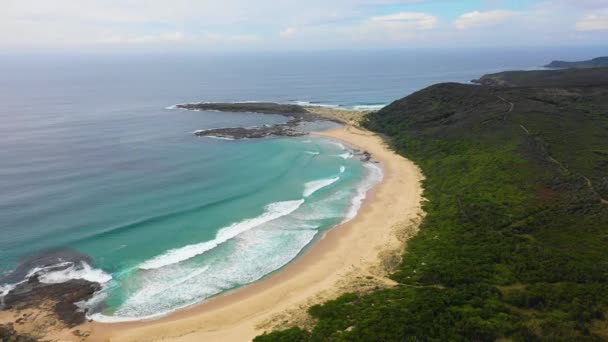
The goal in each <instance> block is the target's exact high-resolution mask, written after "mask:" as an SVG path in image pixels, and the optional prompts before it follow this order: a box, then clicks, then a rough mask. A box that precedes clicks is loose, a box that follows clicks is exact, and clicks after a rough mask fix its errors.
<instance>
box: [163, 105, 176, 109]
mask: <svg viewBox="0 0 608 342" xmlns="http://www.w3.org/2000/svg"><path fill="white" fill-rule="evenodd" d="M165 109H166V110H175V109H177V105H176V104H175V105H173V106H169V107H165Z"/></svg>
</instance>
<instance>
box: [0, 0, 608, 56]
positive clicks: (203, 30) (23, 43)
mask: <svg viewBox="0 0 608 342" xmlns="http://www.w3.org/2000/svg"><path fill="white" fill-rule="evenodd" d="M0 1H1V5H2V6H1V7H2V11H0V49H4V50H5V51H6V50H20V49H22V50H27V49H84V50H86V49H94V48H101V49H143V48H160V49H164V48H167V49H175V48H187V49H197V50H226V49H227V50H241V49H242V50H256V49H264V50H273V49H277V50H282V49H286V50H306V49H330V48H337V49H345V48H346V49H351V48H395V47H481V48H483V47H518V46H521V47H527V46H589V45H593V46H598V45H599V46H601V45H606V46H607V47H608V0H510V1H508V0H297V1H296V0H0Z"/></svg>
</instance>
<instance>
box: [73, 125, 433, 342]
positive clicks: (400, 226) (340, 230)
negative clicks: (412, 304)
mask: <svg viewBox="0 0 608 342" xmlns="http://www.w3.org/2000/svg"><path fill="white" fill-rule="evenodd" d="M314 135H317V136H322V137H327V138H330V139H335V140H339V141H342V142H344V143H347V144H349V145H352V146H354V147H356V148H359V149H361V150H366V151H369V152H370V153H371V154H372V155H373V157H374V158H375V159H377V160H379V161H380V162H381V163H382V165H383V168H384V170H385V174H384V180H383V181H382V182H381V183H380V184H378V185H377V186H376V187H375V188H373V189H372V190H371V191H370V193H368V195H367V199H365V200H364V202H363V205H362V207H361V209H360V210H359V213H358V215H357V216H356V217H355V218H354V219H353V220H351V221H349V222H347V223H345V224H342V225H338V226H337V227H334V228H332V229H331V230H330V231H328V232H327V233H326V235H325V236H324V237H322V238H321V239H320V240H319V241H317V242H316V243H315V244H314V245H312V246H311V247H310V248H309V250H308V251H307V252H306V253H305V254H304V255H302V256H300V257H299V258H298V259H296V260H294V261H292V262H291V263H290V264H289V265H287V266H286V267H285V268H284V269H283V270H281V271H278V272H276V273H274V274H272V275H270V276H269V277H267V278H265V279H262V280H260V281H258V282H255V283H252V284H250V285H247V286H244V287H242V288H240V289H237V290H234V291H230V292H228V293H226V294H223V295H220V296H217V297H215V298H212V299H210V300H208V301H205V302H203V303H201V304H198V305H195V306H193V307H191V308H187V309H183V310H179V311H177V312H175V313H172V314H170V315H168V316H166V317H164V318H160V319H157V320H153V321H137V322H128V323H112V324H107V323H97V322H93V323H87V324H85V325H84V326H83V327H82V329H85V330H90V331H91V336H90V338H91V340H112V341H131V340H157V339H178V340H179V339H182V338H183V339H185V340H204V339H208V340H226V341H243V340H250V339H252V338H253V337H255V336H256V335H259V334H260V333H263V332H264V331H269V330H272V329H273V328H276V327H280V326H281V324H282V322H284V321H287V322H290V323H292V324H293V323H301V324H302V322H303V321H304V320H305V319H306V314H305V308H306V307H309V306H310V305H313V304H316V303H320V302H322V301H324V300H328V299H331V298H335V297H337V296H338V295H339V294H341V293H344V292H352V291H366V290H370V289H371V288H374V287H387V286H392V281H391V280H389V279H388V278H384V277H385V276H386V274H387V273H389V272H390V271H391V270H390V267H388V268H389V269H387V265H389V264H390V265H392V264H393V263H395V260H397V259H399V258H400V256H401V252H402V249H403V242H404V239H407V238H408V237H410V236H412V235H413V234H414V233H415V232H416V231H417V226H418V222H419V219H420V217H421V215H422V210H421V208H420V202H421V200H422V197H421V196H422V188H421V184H420V181H421V180H422V178H423V176H422V174H421V173H420V170H419V169H418V168H417V166H415V165H414V164H413V163H412V162H410V161H408V160H407V159H405V158H403V157H400V156H398V155H396V154H395V153H393V152H392V151H390V150H389V149H388V148H387V147H386V146H385V144H384V142H383V141H382V139H381V138H379V137H378V136H376V135H375V134H373V133H370V132H368V131H365V130H362V129H359V128H355V127H352V126H345V127H342V128H338V129H334V130H331V131H327V132H320V133H314ZM397 195H400V196H397ZM402 208H410V209H409V210H405V211H404V210H403V209H402ZM379 222H381V223H382V224H378V223H379Z"/></svg>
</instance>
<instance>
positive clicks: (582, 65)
mask: <svg viewBox="0 0 608 342" xmlns="http://www.w3.org/2000/svg"><path fill="white" fill-rule="evenodd" d="M545 68H558V69H564V68H578V69H586V68H608V57H598V58H594V59H591V60H588V61H580V62H564V61H553V62H551V63H549V64H547V65H545Z"/></svg>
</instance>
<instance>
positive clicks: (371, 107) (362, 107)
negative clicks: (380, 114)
mask: <svg viewBox="0 0 608 342" xmlns="http://www.w3.org/2000/svg"><path fill="white" fill-rule="evenodd" d="M386 106H387V104H374V105H358V106H353V109H355V110H379V109H382V108H384V107H386Z"/></svg>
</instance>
